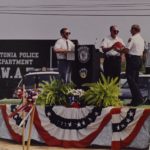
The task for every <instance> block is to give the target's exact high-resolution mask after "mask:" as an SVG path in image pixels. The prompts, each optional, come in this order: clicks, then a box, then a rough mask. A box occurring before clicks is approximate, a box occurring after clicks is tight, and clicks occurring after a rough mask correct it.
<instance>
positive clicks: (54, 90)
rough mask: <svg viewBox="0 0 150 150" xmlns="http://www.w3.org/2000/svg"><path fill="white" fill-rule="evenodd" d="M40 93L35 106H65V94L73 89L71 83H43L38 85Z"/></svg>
mask: <svg viewBox="0 0 150 150" xmlns="http://www.w3.org/2000/svg"><path fill="white" fill-rule="evenodd" d="M39 86H40V88H41V93H40V94H39V95H38V98H37V104H40V105H67V94H68V91H69V90H70V89H73V88H74V86H75V85H74V84H73V83H64V82H62V81H61V80H53V81H51V82H46V81H44V83H43V84H40V85H39Z"/></svg>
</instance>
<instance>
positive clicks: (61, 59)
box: [54, 28, 75, 83]
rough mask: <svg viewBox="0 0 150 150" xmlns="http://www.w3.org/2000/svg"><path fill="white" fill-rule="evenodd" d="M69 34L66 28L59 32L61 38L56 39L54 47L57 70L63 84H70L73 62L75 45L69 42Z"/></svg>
mask: <svg viewBox="0 0 150 150" xmlns="http://www.w3.org/2000/svg"><path fill="white" fill-rule="evenodd" d="M70 34H71V32H70V31H69V29H68V28H62V29H61V30H60V35H61V38H60V39H58V40H57V41H56V43H55V46H54V52H56V56H57V61H58V70H59V73H60V76H61V78H62V79H63V81H64V82H66V83H67V82H71V70H72V63H73V61H74V60H75V45H74V43H73V42H72V41H71V40H69V35H70Z"/></svg>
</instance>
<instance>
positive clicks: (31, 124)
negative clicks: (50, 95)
mask: <svg viewBox="0 0 150 150" xmlns="http://www.w3.org/2000/svg"><path fill="white" fill-rule="evenodd" d="M37 88H38V76H36V77H35V87H34V89H35V92H36V91H37ZM35 106H36V101H35V102H33V105H32V108H31V109H32V112H31V119H30V126H29V133H28V142H27V150H29V149H30V143H31V132H32V126H33V121H34V113H35Z"/></svg>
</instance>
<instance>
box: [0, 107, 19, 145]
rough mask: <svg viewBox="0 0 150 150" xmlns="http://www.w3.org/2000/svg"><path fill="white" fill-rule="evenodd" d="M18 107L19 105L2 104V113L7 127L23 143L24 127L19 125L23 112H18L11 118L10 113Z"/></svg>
mask: <svg viewBox="0 0 150 150" xmlns="http://www.w3.org/2000/svg"><path fill="white" fill-rule="evenodd" d="M16 108H17V105H2V106H1V109H2V115H3V118H4V120H5V123H6V126H7V129H8V131H9V133H10V135H11V137H12V139H14V140H15V141H17V142H18V143H21V141H22V127H19V124H20V122H21V121H22V118H21V112H18V113H16V115H15V116H13V117H12V118H9V117H8V116H9V114H10V113H12V112H14V111H15V110H16Z"/></svg>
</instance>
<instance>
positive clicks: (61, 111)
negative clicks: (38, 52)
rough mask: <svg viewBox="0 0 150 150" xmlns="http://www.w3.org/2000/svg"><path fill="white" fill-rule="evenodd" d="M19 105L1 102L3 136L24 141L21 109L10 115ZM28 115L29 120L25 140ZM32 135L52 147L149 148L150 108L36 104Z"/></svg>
mask: <svg viewBox="0 0 150 150" xmlns="http://www.w3.org/2000/svg"><path fill="white" fill-rule="evenodd" d="M16 107H17V105H0V111H1V112H0V138H1V139H8V140H12V141H15V142H18V143H21V141H22V127H20V126H19V124H20V123H21V121H22V117H21V113H17V114H16V115H15V116H14V117H12V118H8V115H9V114H10V113H11V112H13V111H14V110H15V108H16ZM29 119H30V117H29V118H28V119H27V121H26V128H25V140H27V137H28V129H29V122H30V121H29ZM31 139H33V140H35V141H37V142H40V143H44V144H46V145H48V146H51V147H52V146H54V147H63V148H87V147H90V146H99V147H101V146H106V147H111V149H112V150H119V149H123V148H125V147H128V148H131V149H134V148H138V149H146V148H148V147H149V144H150V108H148V107H147V108H130V107H121V108H114V107H107V108H103V109H100V108H96V107H93V106H87V107H84V108H66V107H64V106H54V107H48V106H47V107H41V106H36V111H35V117H34V124H33V129H32V135H31Z"/></svg>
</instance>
